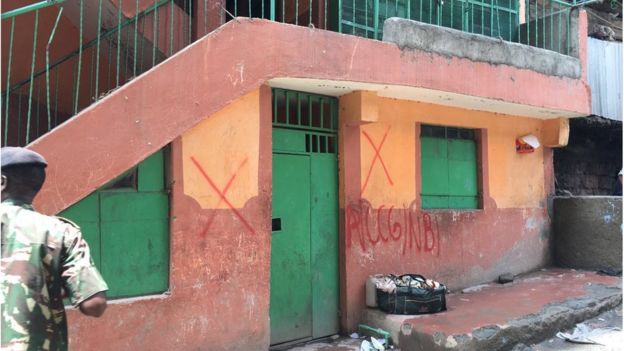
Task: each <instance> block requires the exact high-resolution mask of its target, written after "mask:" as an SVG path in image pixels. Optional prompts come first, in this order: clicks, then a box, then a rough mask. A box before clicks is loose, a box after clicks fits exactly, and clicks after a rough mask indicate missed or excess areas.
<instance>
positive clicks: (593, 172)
mask: <svg viewBox="0 0 624 351" xmlns="http://www.w3.org/2000/svg"><path fill="white" fill-rule="evenodd" d="M554 163H555V179H556V189H557V194H558V195H570V194H572V195H611V194H613V190H614V188H615V184H616V181H617V174H618V172H619V171H620V169H622V122H621V121H614V120H610V119H606V118H602V117H598V116H592V117H587V118H578V119H571V120H570V139H569V142H568V146H567V147H565V148H560V149H555V154H554Z"/></svg>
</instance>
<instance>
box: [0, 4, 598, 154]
mask: <svg viewBox="0 0 624 351" xmlns="http://www.w3.org/2000/svg"><path fill="white" fill-rule="evenodd" d="M520 1H526V3H524V4H522V5H520V2H519V1H517V0H90V1H88V0H71V1H70V0H67V1H66V0H48V1H39V2H35V3H33V4H31V5H28V6H25V7H21V8H16V9H11V10H9V11H5V12H4V13H2V29H3V32H5V33H9V35H8V40H3V42H2V82H0V84H2V85H1V86H2V89H3V90H2V95H1V96H0V102H1V103H2V107H1V108H0V113H1V115H2V118H1V121H0V125H1V128H3V129H2V130H3V133H2V135H1V136H0V137H1V138H2V139H1V141H2V145H26V144H28V143H30V142H31V141H33V140H34V139H36V138H38V137H39V136H41V135H43V134H45V133H46V132H48V131H50V130H51V129H53V128H55V127H56V126H57V125H59V124H61V123H63V122H64V121H66V120H68V119H69V118H71V117H72V116H73V115H75V114H77V113H78V112H80V111H81V110H82V109H84V108H86V107H87V106H89V105H91V104H92V103H94V102H97V101H98V100H100V99H101V98H102V97H103V96H105V95H107V94H108V93H109V92H110V91H112V90H114V89H116V88H118V87H120V86H121V85H123V84H125V83H126V82H128V81H130V80H131V79H133V78H134V77H137V76H138V75H140V74H142V73H144V72H146V71H147V70H149V69H150V68H152V67H153V66H155V65H157V64H158V63H160V62H162V61H163V60H165V59H166V58H167V57H170V56H171V55H173V54H175V53H176V52H178V51H179V50H181V49H182V48H184V47H185V46H187V45H188V44H190V43H191V42H192V41H193V40H196V39H197V38H198V37H201V36H203V35H205V34H207V33H209V32H210V31H212V30H214V29H216V28H217V27H219V26H220V25H222V24H223V23H225V22H227V21H230V20H238V19H236V17H239V16H240V17H254V18H265V19H269V20H273V21H278V22H283V23H289V24H294V25H301V26H307V27H314V28H319V29H326V30H333V31H338V32H341V33H346V34H353V35H358V36H363V37H367V38H373V39H381V38H382V35H383V22H384V21H385V20H386V19H387V18H390V17H402V18H409V19H413V20H416V21H421V22H426V23H430V24H434V25H439V26H445V27H449V28H454V29H458V30H462V31H465V32H471V33H477V34H482V35H487V36H491V37H496V38H501V39H503V40H507V41H514V42H520V43H524V44H528V45H532V46H537V47H541V48H545V49H549V50H554V51H557V52H560V53H564V54H570V42H571V41H570V39H571V38H572V39H576V35H575V33H570V10H571V9H572V8H574V7H576V6H579V5H581V4H583V2H582V0H569V1H568V0H520ZM589 1H593V0H589ZM585 3H587V0H586V1H585ZM6 7H7V6H5V8H6ZM5 38H7V37H3V39H5ZM18 43H19V45H18ZM241 45H242V43H241Z"/></svg>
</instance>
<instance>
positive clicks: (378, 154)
mask: <svg viewBox="0 0 624 351" xmlns="http://www.w3.org/2000/svg"><path fill="white" fill-rule="evenodd" d="M389 131H390V126H388V129H386V132H385V133H384V135H383V137H382V138H381V141H380V142H379V146H376V145H375V143H374V142H373V139H371V137H370V135H368V133H366V132H365V131H362V134H364V137H365V138H366V140H368V142H369V144H370V145H371V147H372V148H373V151H374V152H375V156H374V157H373V160H372V161H371V164H370V167H369V168H368V174H367V175H366V179H365V180H364V184H363V185H362V191H361V194H364V190H366V186H367V185H368V180H369V179H370V176H371V173H372V172H373V167H374V166H375V163H376V162H377V160H379V163H380V164H381V167H383V170H384V173H386V179H388V183H390V185H394V183H393V182H392V178H391V177H390V173H389V172H388V169H387V168H386V164H385V162H384V160H383V158H382V157H381V148H383V145H384V143H385V142H386V137H387V136H388V132H389Z"/></svg>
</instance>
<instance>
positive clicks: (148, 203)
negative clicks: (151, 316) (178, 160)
mask: <svg viewBox="0 0 624 351" xmlns="http://www.w3.org/2000/svg"><path fill="white" fill-rule="evenodd" d="M136 168H137V170H138V171H137V172H136V173H137V174H138V179H137V181H136V188H135V187H134V186H127V185H128V184H130V183H132V181H131V182H129V183H128V182H124V185H123V186H115V185H114V184H116V182H119V181H120V179H121V178H124V176H122V177H119V178H117V179H115V180H113V181H112V182H111V183H109V184H107V185H105V186H103V187H102V188H101V189H99V190H97V191H95V192H94V193H92V194H91V195H89V196H87V197H86V198H84V199H83V200H81V201H80V202H78V203H77V204H75V205H74V206H72V207H70V208H68V209H67V210H65V211H64V212H62V213H61V216H63V217H67V218H69V219H71V220H73V221H75V222H76V223H77V224H78V225H79V226H80V227H81V229H82V232H83V236H84V238H85V240H86V241H87V243H88V244H89V247H90V249H91V254H92V256H93V260H94V262H95V264H96V266H97V267H98V268H99V270H100V272H101V273H102V276H103V277H104V279H105V280H106V282H107V283H108V286H109V291H108V292H107V296H108V297H110V298H119V297H130V296H140V295H146V294H154V293H160V292H163V291H166V290H167V288H168V286H169V219H168V217H169V198H168V194H167V191H166V189H165V181H164V155H163V151H162V150H161V151H159V152H156V153H155V154H153V155H151V156H149V157H148V158H146V159H145V160H144V161H143V162H141V163H140V164H139V165H137V167H136ZM132 174H133V170H129V171H128V172H126V175H132ZM126 183H128V184H126ZM111 185H112V186H111Z"/></svg>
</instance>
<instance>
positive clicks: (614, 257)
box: [553, 196, 622, 270]
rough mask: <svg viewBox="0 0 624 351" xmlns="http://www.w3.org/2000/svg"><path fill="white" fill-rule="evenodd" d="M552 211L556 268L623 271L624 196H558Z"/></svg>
mask: <svg viewBox="0 0 624 351" xmlns="http://www.w3.org/2000/svg"><path fill="white" fill-rule="evenodd" d="M553 211H554V220H553V226H554V247H555V262H556V264H557V265H559V266H562V267H569V268H578V269H592V270H595V269H602V268H612V269H622V197H620V196H573V197H556V198H555V199H554V201H553Z"/></svg>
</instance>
